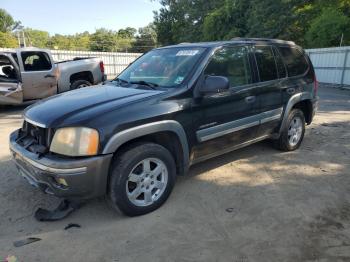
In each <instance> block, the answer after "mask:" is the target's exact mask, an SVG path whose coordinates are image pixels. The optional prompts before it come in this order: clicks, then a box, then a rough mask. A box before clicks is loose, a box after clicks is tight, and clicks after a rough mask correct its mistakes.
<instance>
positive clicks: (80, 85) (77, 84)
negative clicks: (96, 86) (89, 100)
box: [70, 80, 91, 90]
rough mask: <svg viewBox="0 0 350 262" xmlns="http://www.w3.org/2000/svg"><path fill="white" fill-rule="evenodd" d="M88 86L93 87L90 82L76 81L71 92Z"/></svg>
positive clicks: (71, 87)
mask: <svg viewBox="0 0 350 262" xmlns="http://www.w3.org/2000/svg"><path fill="white" fill-rule="evenodd" d="M87 86H91V83H90V82H89V81H87V80H76V81H74V82H73V83H72V84H71V86H70V90H74V89H79V88H83V87H87Z"/></svg>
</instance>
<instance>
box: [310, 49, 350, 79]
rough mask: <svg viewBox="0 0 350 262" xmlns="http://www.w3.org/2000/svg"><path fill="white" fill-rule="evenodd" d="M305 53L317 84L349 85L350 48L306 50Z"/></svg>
mask: <svg viewBox="0 0 350 262" xmlns="http://www.w3.org/2000/svg"><path fill="white" fill-rule="evenodd" d="M306 52H307V53H308V54H309V56H310V59H311V61H312V64H313V65H314V68H315V71H316V76H317V80H318V81H319V82H322V83H329V84H337V85H341V86H344V85H350V54H349V53H350V46H346V47H334V48H321V49H308V50H306Z"/></svg>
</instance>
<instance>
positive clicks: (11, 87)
mask: <svg viewBox="0 0 350 262" xmlns="http://www.w3.org/2000/svg"><path fill="white" fill-rule="evenodd" d="M105 78H106V76H105V74H104V65H103V62H102V61H100V59H98V58H75V59H73V60H71V61H63V62H57V63H55V62H54V61H53V58H52V55H51V53H50V51H49V50H44V49H38V48H20V49H16V50H15V51H13V52H0V105H18V104H22V103H23V102H26V101H31V100H37V99H43V98H46V97H49V96H52V95H55V94H58V93H62V92H65V91H69V90H72V89H77V88H81V87H85V86H90V85H96V84H98V83H100V82H102V81H104V80H105Z"/></svg>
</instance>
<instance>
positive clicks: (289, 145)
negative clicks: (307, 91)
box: [274, 109, 305, 151]
mask: <svg viewBox="0 0 350 262" xmlns="http://www.w3.org/2000/svg"><path fill="white" fill-rule="evenodd" d="M304 134H305V116H304V113H303V111H301V110H300V109H293V110H292V111H291V112H290V113H289V116H288V120H287V123H286V125H285V127H284V128H283V130H282V133H281V135H280V137H279V139H278V140H276V141H275V142H274V144H275V147H276V148H278V149H280V150H282V151H294V150H296V149H298V148H299V147H300V144H301V142H302V141H303V138H304Z"/></svg>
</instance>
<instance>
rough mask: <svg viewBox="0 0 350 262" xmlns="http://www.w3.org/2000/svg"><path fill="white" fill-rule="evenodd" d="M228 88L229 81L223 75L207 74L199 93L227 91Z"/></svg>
mask: <svg viewBox="0 0 350 262" xmlns="http://www.w3.org/2000/svg"><path fill="white" fill-rule="evenodd" d="M229 88H230V81H229V80H228V78H227V77H224V76H207V77H206V79H205V81H204V83H203V85H202V86H201V88H200V93H201V94H217V93H221V92H224V91H227V90H228V89H229Z"/></svg>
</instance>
